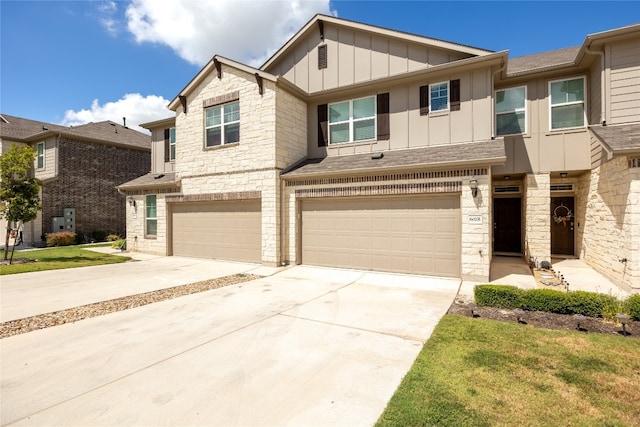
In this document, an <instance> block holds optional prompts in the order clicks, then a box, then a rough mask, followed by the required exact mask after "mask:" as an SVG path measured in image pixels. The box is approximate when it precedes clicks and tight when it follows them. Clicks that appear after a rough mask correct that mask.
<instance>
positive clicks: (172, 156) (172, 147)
mask: <svg viewBox="0 0 640 427" xmlns="http://www.w3.org/2000/svg"><path fill="white" fill-rule="evenodd" d="M175 160H176V128H170V129H169V161H170V162H175Z"/></svg>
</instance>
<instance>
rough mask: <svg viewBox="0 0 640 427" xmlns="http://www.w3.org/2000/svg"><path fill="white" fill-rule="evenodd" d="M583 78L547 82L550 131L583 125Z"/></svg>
mask: <svg viewBox="0 0 640 427" xmlns="http://www.w3.org/2000/svg"><path fill="white" fill-rule="evenodd" d="M584 96H585V87H584V77H578V78H575V79H569V80H556V81H553V82H549V102H550V107H549V110H550V111H549V115H550V124H551V130H554V129H565V128H575V127H582V126H584V124H585V97H584Z"/></svg>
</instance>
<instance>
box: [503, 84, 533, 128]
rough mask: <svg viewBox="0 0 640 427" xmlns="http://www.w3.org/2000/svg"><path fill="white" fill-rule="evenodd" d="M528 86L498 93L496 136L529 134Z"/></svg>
mask: <svg viewBox="0 0 640 427" xmlns="http://www.w3.org/2000/svg"><path fill="white" fill-rule="evenodd" d="M526 103H527V88H526V86H520V87H514V88H510V89H502V90H497V91H496V135H513V134H519V133H526V132H527V114H526V112H527V109H526Z"/></svg>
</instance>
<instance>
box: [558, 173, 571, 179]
mask: <svg viewBox="0 0 640 427" xmlns="http://www.w3.org/2000/svg"><path fill="white" fill-rule="evenodd" d="M568 175H569V174H568V173H566V172H560V178H566V177H567V176H568Z"/></svg>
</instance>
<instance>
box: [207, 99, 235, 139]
mask: <svg viewBox="0 0 640 427" xmlns="http://www.w3.org/2000/svg"><path fill="white" fill-rule="evenodd" d="M205 133H206V138H205V144H206V147H216V146H218V145H225V144H231V143H234V142H239V141H240V101H234V102H229V103H228V104H222V105H216V106H215V107H209V108H207V109H206V110H205Z"/></svg>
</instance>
